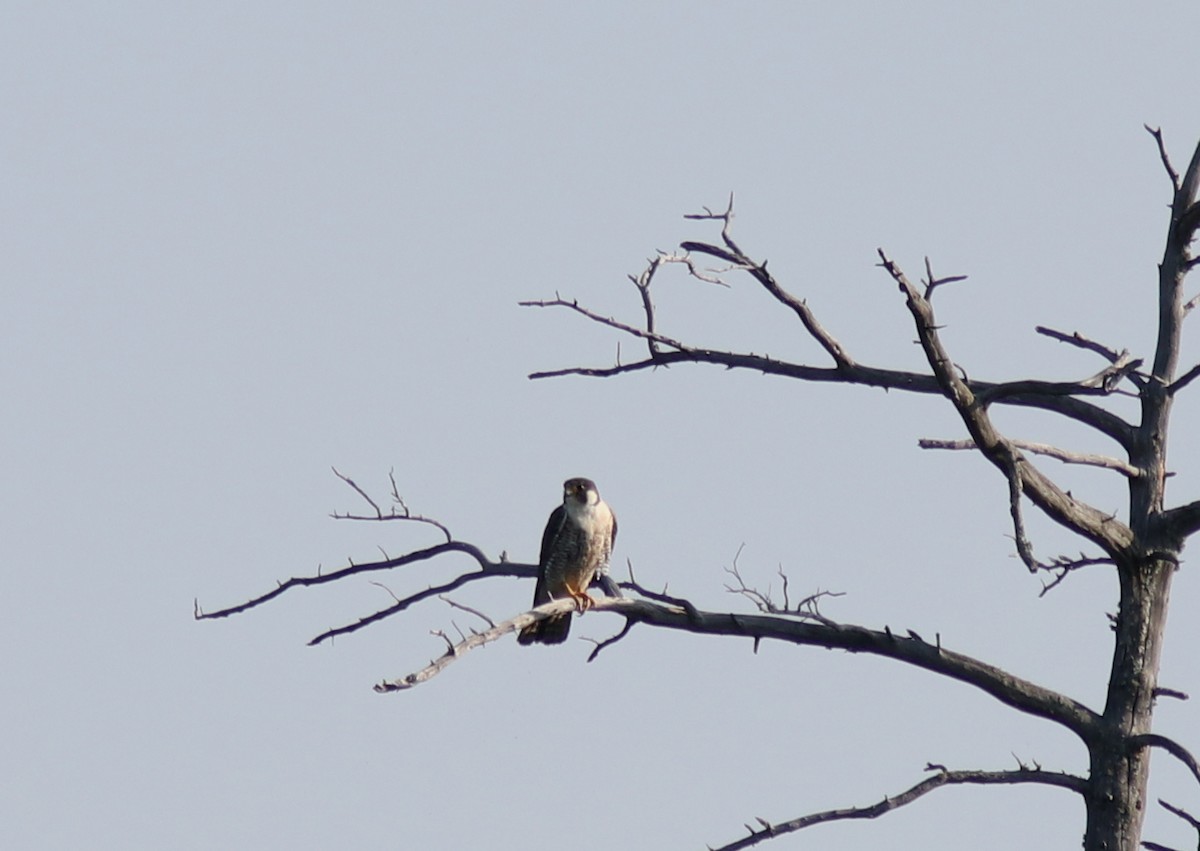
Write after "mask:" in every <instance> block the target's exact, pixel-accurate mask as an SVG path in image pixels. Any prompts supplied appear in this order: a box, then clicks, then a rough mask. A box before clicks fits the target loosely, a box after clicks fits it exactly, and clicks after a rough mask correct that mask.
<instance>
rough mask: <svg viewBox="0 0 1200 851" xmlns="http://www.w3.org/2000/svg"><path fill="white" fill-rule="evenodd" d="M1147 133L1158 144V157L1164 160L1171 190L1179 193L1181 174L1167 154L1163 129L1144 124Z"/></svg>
mask: <svg viewBox="0 0 1200 851" xmlns="http://www.w3.org/2000/svg"><path fill="white" fill-rule="evenodd" d="M1142 126H1143V127H1145V128H1146V132H1147V133H1149V134H1150V135H1151V136H1153V137H1154V141H1155V142H1156V143H1157V144H1158V155H1159V157H1161V158H1162V164H1163V168H1164V169H1166V172H1167V177H1169V178H1170V179H1171V188H1172V189H1174V190H1175V191H1176V192H1178V191H1179V172H1177V171H1176V170H1175V167H1174V166H1173V165H1171V157H1170V156H1169V155H1168V154H1167V146H1166V144H1165V143H1164V142H1163V136H1162V128H1161V127H1151V126H1150V125H1149V124H1143V125H1142Z"/></svg>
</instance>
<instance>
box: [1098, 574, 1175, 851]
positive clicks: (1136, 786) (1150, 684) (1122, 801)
mask: <svg viewBox="0 0 1200 851" xmlns="http://www.w3.org/2000/svg"><path fill="white" fill-rule="evenodd" d="M1119 573H1120V577H1121V604H1120V610H1119V612H1118V615H1117V640H1116V649H1115V651H1114V653H1113V664H1112V674H1111V677H1110V679H1109V690H1108V702H1107V704H1106V705H1105V708H1104V717H1103V722H1102V723H1101V725H1100V726H1099V731H1098V734H1097V736H1096V737H1095V738H1094V739H1093V740H1092V741H1091V742H1089V743H1088V749H1089V752H1090V753H1089V755H1090V762H1091V771H1090V772H1089V775H1090V776H1089V783H1088V786H1089V790H1088V792H1087V794H1085V796H1084V799H1085V801H1086V804H1087V828H1086V833H1085V834H1084V843H1083V847H1084V849H1085V851H1136V849H1137V848H1138V847H1139V846H1138V843H1139V840H1140V838H1141V835H1142V820H1143V818H1144V817H1145V814H1146V805H1147V801H1146V782H1147V780H1148V778H1149V774H1150V772H1149V767H1150V751H1149V749H1148V748H1147V747H1146V746H1145V745H1144V744H1142V743H1139V742H1138V741H1137V738H1136V737H1138V736H1141V735H1145V734H1147V733H1149V732H1150V726H1151V718H1152V714H1153V710H1154V688H1155V685H1156V683H1157V680H1158V665H1159V659H1160V657H1161V653H1162V643H1163V636H1164V632H1165V626H1166V617H1167V602H1168V597H1169V595H1170V590H1171V579H1172V577H1173V576H1174V573H1175V563H1174V562H1173V561H1171V560H1168V559H1155V560H1152V561H1150V562H1148V563H1145V564H1142V565H1137V566H1134V567H1125V568H1122V569H1121V570H1120V571H1119Z"/></svg>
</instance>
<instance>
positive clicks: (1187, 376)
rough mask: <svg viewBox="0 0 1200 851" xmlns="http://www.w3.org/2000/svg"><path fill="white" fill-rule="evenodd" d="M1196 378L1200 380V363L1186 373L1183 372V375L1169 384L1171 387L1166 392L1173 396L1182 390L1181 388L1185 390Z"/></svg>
mask: <svg viewBox="0 0 1200 851" xmlns="http://www.w3.org/2000/svg"><path fill="white" fill-rule="evenodd" d="M1197 378H1200V363H1198V364H1196V365H1195V366H1193V367H1192V368H1191V369H1189V370H1188V371H1187V372H1185V373H1184V374H1183V375H1181V376H1179V377H1178V378H1176V379H1175V380H1174V381H1173V382H1171V386H1170V387H1168V388H1167V392H1168V393H1170V394H1171V395H1175V394H1176V393H1178V392H1179V391H1180V390H1182V389H1183V388H1185V387H1187V386H1188V385H1189V384H1191V383H1192V382H1193V381H1195V380H1196V379H1197Z"/></svg>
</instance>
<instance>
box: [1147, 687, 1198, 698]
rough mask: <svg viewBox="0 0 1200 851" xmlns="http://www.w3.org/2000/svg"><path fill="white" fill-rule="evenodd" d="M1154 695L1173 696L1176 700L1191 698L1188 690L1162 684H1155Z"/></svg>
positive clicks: (1157, 696) (1156, 696)
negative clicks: (1166, 686)
mask: <svg viewBox="0 0 1200 851" xmlns="http://www.w3.org/2000/svg"><path fill="white" fill-rule="evenodd" d="M1154 697H1155V698H1159V697H1173V698H1175V699H1176V700H1191V697H1190V696H1189V695H1188V693H1187V692H1186V691H1180V690H1179V689H1174V688H1163V687H1162V686H1155V688H1154Z"/></svg>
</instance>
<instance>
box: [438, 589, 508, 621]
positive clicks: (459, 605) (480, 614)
mask: <svg viewBox="0 0 1200 851" xmlns="http://www.w3.org/2000/svg"><path fill="white" fill-rule="evenodd" d="M438 599H439V600H441V601H442V602H443V603H445V604H446V605H447V606H450V607H451V608H453V609H460V610H462V611H464V612H467V613H469V614H472V615H474V616H475V617H477V618H479V619H480V620H482V621H483V622H484V623H486V624H487V625H488V626H495V625H496V622H495V621H494V620H492V619H491V618H489V617H488V616H487V615H485V614H484V613H483V612H481V611H479V610H478V609H472V608H471V607H470V606H464V605H463V604H462V603H456V602H454V601H453V600H451V599H450V598H449V597H447V596H445V595H444V594H439V595H438Z"/></svg>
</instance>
